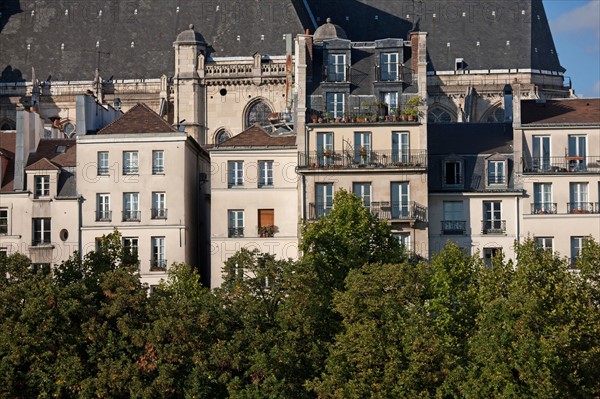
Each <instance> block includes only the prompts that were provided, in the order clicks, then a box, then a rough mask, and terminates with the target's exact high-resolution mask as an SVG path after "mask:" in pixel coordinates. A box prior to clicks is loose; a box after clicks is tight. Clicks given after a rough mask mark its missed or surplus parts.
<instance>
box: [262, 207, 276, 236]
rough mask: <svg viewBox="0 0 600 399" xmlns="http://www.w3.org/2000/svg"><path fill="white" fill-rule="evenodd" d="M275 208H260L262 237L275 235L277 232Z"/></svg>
mask: <svg viewBox="0 0 600 399" xmlns="http://www.w3.org/2000/svg"><path fill="white" fill-rule="evenodd" d="M276 229H277V228H276V226H275V210H274V209H259V210H258V235H259V236H260V237H274V236H275V233H276Z"/></svg>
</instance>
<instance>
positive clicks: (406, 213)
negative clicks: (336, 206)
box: [308, 201, 427, 222]
mask: <svg viewBox="0 0 600 399" xmlns="http://www.w3.org/2000/svg"><path fill="white" fill-rule="evenodd" d="M332 208H333V206H332V205H331V204H324V203H319V202H317V203H314V202H311V203H309V204H308V209H309V212H308V218H309V219H312V220H314V219H319V218H321V217H323V216H326V215H327V214H329V212H331V209H332ZM367 208H369V209H370V210H371V212H372V213H373V214H374V215H376V216H377V217H379V218H380V219H383V220H410V221H412V220H418V221H421V222H426V221H427V208H426V207H425V206H423V205H420V204H419V203H417V202H415V201H410V202H397V201H373V202H371V203H370V204H369V205H368V206H367Z"/></svg>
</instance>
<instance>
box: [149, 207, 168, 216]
mask: <svg viewBox="0 0 600 399" xmlns="http://www.w3.org/2000/svg"><path fill="white" fill-rule="evenodd" d="M166 218H167V209H166V208H152V219H166Z"/></svg>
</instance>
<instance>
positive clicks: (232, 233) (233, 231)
mask: <svg viewBox="0 0 600 399" xmlns="http://www.w3.org/2000/svg"><path fill="white" fill-rule="evenodd" d="M228 237H229V238H235V237H244V228H243V227H230V228H229V232H228Z"/></svg>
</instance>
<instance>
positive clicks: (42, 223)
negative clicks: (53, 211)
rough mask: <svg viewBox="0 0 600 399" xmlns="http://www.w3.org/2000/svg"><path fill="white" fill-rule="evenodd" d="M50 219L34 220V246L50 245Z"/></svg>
mask: <svg viewBox="0 0 600 399" xmlns="http://www.w3.org/2000/svg"><path fill="white" fill-rule="evenodd" d="M50 242H51V241H50V219H49V218H34V219H33V240H32V245H42V244H50Z"/></svg>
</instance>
